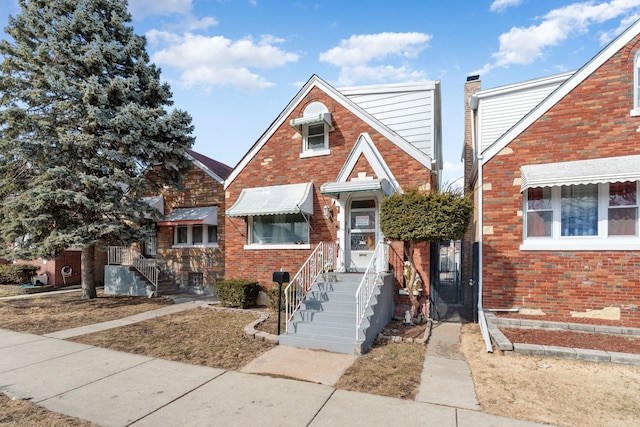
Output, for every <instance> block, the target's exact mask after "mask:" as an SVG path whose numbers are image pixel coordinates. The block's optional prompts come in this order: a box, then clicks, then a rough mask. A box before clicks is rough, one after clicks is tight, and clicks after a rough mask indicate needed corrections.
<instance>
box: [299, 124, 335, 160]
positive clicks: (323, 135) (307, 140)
mask: <svg viewBox="0 0 640 427" xmlns="http://www.w3.org/2000/svg"><path fill="white" fill-rule="evenodd" d="M302 139H303V148H302V151H303V152H315V153H318V152H321V151H326V150H328V149H329V132H328V129H327V125H326V123H325V122H321V123H313V124H309V125H305V126H304V131H303V137H302Z"/></svg>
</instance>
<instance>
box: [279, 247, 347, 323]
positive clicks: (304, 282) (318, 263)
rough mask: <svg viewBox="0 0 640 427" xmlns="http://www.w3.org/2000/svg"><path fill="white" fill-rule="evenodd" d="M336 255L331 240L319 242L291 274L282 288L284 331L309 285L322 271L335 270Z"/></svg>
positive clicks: (335, 249)
mask: <svg viewBox="0 0 640 427" xmlns="http://www.w3.org/2000/svg"><path fill="white" fill-rule="evenodd" d="M337 255H338V244H337V243H333V242H320V243H318V246H316V248H315V249H314V250H313V252H312V253H311V255H309V258H307V260H306V261H305V263H304V264H303V265H302V267H301V268H300V270H298V272H297V273H296V274H295V276H293V278H292V279H291V281H290V282H289V283H288V284H287V286H286V288H285V289H284V301H285V310H286V311H285V313H286V315H285V320H286V327H285V331H288V327H289V322H290V321H291V319H293V316H294V315H295V313H296V311H298V309H299V308H300V305H301V304H302V301H303V300H304V297H305V296H306V295H307V293H308V292H309V291H310V290H311V286H312V285H313V283H314V282H315V281H316V280H317V279H318V276H319V275H320V274H322V273H327V272H330V271H334V270H335V266H336V261H337Z"/></svg>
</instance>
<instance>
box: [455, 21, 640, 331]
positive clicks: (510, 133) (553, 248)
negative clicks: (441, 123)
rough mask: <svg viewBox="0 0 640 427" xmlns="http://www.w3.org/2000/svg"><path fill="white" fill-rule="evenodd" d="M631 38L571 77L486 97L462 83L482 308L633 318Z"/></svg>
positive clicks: (638, 85)
mask: <svg viewBox="0 0 640 427" xmlns="http://www.w3.org/2000/svg"><path fill="white" fill-rule="evenodd" d="M639 33H640V22H636V23H634V24H633V25H632V26H631V27H630V28H628V29H627V30H626V31H625V32H624V33H623V34H621V35H620V36H619V37H618V38H617V39H616V40H614V41H613V42H612V43H610V44H609V45H608V46H606V47H605V48H604V49H603V50H602V51H601V52H599V53H598V54H597V55H596V56H594V57H593V58H592V59H591V61H589V62H588V63H587V64H585V65H584V66H583V67H582V68H580V69H579V70H577V71H575V72H571V73H564V74H560V75H555V76H550V77H546V78H542V79H536V80H531V81H527V82H522V83H517V84H514V85H509V86H504V87H499V88H494V89H489V90H481V88H480V81H479V80H478V78H477V77H476V76H474V77H470V78H469V79H468V81H467V83H466V87H465V97H466V100H467V101H468V104H467V105H466V113H465V115H466V120H465V127H466V132H465V150H464V157H465V184H466V185H465V186H466V189H467V191H469V192H473V194H474V198H475V206H476V212H475V218H474V227H473V231H472V232H470V233H468V236H467V237H466V240H467V241H475V242H477V243H478V249H477V255H478V258H479V266H480V269H479V270H478V272H477V274H476V275H475V277H474V279H475V280H476V282H477V284H478V288H479V289H480V301H479V307H480V308H481V309H485V310H492V309H498V310H502V309H516V310H519V311H520V312H521V313H529V314H539V315H545V314H546V315H562V316H567V317H568V316H580V317H607V318H612V319H626V318H636V319H637V318H640V310H639V307H640V274H639V273H638V267H639V266H640V235H639V229H640V219H639V213H638V197H637V196H638V191H639V189H640V187H639V185H640V134H639V133H638V132H639V130H640V71H639V70H640V35H639ZM470 262H471V261H470V257H469V256H467V257H466V258H465V263H466V264H467V265H469V264H470ZM467 270H469V269H467Z"/></svg>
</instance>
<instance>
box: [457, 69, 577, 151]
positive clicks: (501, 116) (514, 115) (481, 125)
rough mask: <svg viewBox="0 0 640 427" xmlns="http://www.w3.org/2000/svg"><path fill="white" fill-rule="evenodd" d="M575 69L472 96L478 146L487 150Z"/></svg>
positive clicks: (479, 149) (470, 100) (471, 103)
mask: <svg viewBox="0 0 640 427" xmlns="http://www.w3.org/2000/svg"><path fill="white" fill-rule="evenodd" d="M574 72H575V71H571V72H568V73H562V74H555V75H552V76H546V77H541V78H537V79H532V80H527V81H524V82H519V83H514V84H509V85H505V86H498V87H495V88H491V89H486V90H480V91H478V92H476V93H474V94H473V95H471V97H470V99H469V104H470V106H475V107H474V108H473V109H476V108H477V123H478V127H477V134H476V149H477V150H478V151H479V152H482V151H484V150H486V149H487V148H488V147H490V146H491V144H493V143H494V142H495V141H496V140H498V139H499V138H500V137H501V136H502V135H504V134H505V132H507V131H508V130H509V129H511V128H512V127H513V125H515V124H516V123H518V122H519V121H520V120H521V119H522V118H523V117H524V116H526V115H527V114H529V112H530V111H531V110H533V108H534V107H535V106H536V105H538V104H540V102H542V100H544V99H545V98H546V97H547V96H549V95H550V94H551V93H552V92H553V91H554V90H556V89H557V88H558V87H559V86H560V85H561V84H562V83H564V82H565V81H567V79H568V78H569V77H571V76H572V75H573V73H574Z"/></svg>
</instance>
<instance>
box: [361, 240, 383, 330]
mask: <svg viewBox="0 0 640 427" xmlns="http://www.w3.org/2000/svg"><path fill="white" fill-rule="evenodd" d="M388 258H389V245H388V244H387V243H385V242H384V241H380V242H378V245H377V246H376V249H375V251H374V252H373V257H372V258H371V261H369V265H368V266H367V269H366V271H365V272H364V276H363V277H362V280H361V281H360V286H358V290H357V291H356V340H358V338H359V337H358V335H359V334H358V331H359V330H360V326H361V325H362V321H363V320H364V316H365V314H366V312H367V307H368V306H369V300H370V299H371V296H372V295H373V291H374V290H375V287H376V283H377V281H378V275H379V274H380V273H381V272H383V271H387V266H388Z"/></svg>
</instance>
